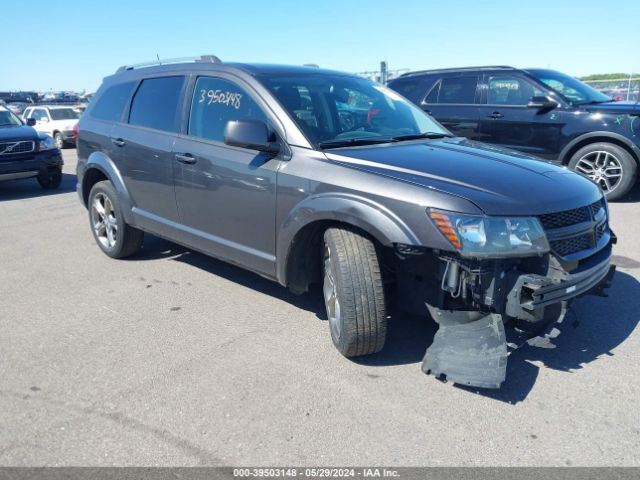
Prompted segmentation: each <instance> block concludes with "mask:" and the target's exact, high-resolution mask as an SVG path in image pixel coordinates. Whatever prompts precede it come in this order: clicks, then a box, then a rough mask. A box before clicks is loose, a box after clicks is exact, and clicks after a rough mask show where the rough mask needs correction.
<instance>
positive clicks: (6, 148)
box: [0, 140, 35, 155]
mask: <svg viewBox="0 0 640 480" xmlns="http://www.w3.org/2000/svg"><path fill="white" fill-rule="evenodd" d="M34 149H35V142H34V141H33V140H18V141H14V142H0V155H12V154H14V153H28V152H33V150H34Z"/></svg>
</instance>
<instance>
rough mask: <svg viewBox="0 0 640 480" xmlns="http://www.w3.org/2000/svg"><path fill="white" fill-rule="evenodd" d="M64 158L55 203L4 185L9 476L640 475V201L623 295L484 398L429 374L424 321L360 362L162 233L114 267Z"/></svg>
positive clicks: (260, 282) (629, 210) (632, 202)
mask: <svg viewBox="0 0 640 480" xmlns="http://www.w3.org/2000/svg"><path fill="white" fill-rule="evenodd" d="M64 157H65V161H66V165H65V175H64V180H63V184H62V187H61V188H60V189H59V190H56V191H53V192H44V191H43V190H41V189H40V187H39V186H38V184H37V183H36V181H35V180H34V179H33V180H21V181H12V182H6V183H0V465H30V466H44V465H92V466H93V465H118V466H125V465H137V466H154V465H163V466H165V465H167V466H168V465H232V466H240V465H254V466H255V465H261V466H268V465H300V466H318V465H333V466H341V465H390V466H413V465H430V466H445V465H459V466H466V465H483V466H488V465H492V466H497V465H512V466H527V465H536V466H541V465H553V466H565V465H576V466H577V465H580V466H604V465H618V466H622V465H625V466H627V465H635V466H638V465H640V455H639V454H638V452H640V385H639V381H638V380H639V379H640V329H638V328H637V324H638V321H639V320H640V283H639V280H640V248H639V245H640V243H639V242H638V237H639V236H640V215H639V213H640V188H636V190H635V191H634V192H633V194H632V195H631V196H630V197H629V198H628V199H626V200H625V201H623V202H618V203H615V204H611V216H612V219H611V223H612V226H613V229H614V231H615V232H616V234H617V235H618V238H619V243H618V245H617V246H616V248H615V254H616V257H615V261H616V263H617V265H618V269H619V270H618V273H617V275H616V277H615V280H614V283H613V286H612V288H611V289H610V291H609V297H607V298H601V297H584V298H581V299H579V300H578V301H577V302H576V303H575V308H574V313H573V314H572V317H571V321H569V322H566V325H565V326H563V327H562V330H563V331H562V333H561V335H560V336H559V337H558V338H557V339H555V340H554V344H555V345H546V347H554V348H540V347H533V346H525V347H523V348H522V349H520V350H518V351H517V352H516V353H514V354H513V355H512V356H511V357H510V359H509V366H508V374H507V375H508V377H507V382H506V383H505V385H504V386H503V388H502V389H500V390H497V391H493V390H486V391H482V390H479V391H478V390H476V389H469V388H460V387H457V386H455V385H452V384H450V383H442V382H439V381H437V380H435V379H434V378H433V377H430V376H426V375H424V374H423V373H422V372H421V370H420V364H421V360H422V357H423V355H424V352H425V349H426V348H427V346H428V345H429V343H430V342H431V338H432V336H433V334H434V331H435V326H434V324H433V323H431V322H429V321H428V320H427V319H426V318H418V317H405V316H396V318H393V319H392V323H391V327H390V337H389V339H388V344H387V347H385V350H384V351H383V352H381V353H380V354H376V355H374V356H372V357H370V358H366V359H358V360H348V359H345V358H343V357H342V356H341V355H340V354H339V353H338V352H337V351H336V350H335V348H334V347H333V345H332V343H331V339H330V337H329V329H328V325H327V322H326V320H325V317H324V307H323V304H322V301H321V299H320V292H319V291H318V290H316V291H314V292H312V293H311V294H308V295H303V296H295V295H292V294H290V293H288V292H287V290H286V289H284V288H282V287H281V286H279V285H277V284H275V283H272V282H270V281H268V280H265V279H263V278H260V277H259V276H256V275H254V274H252V273H248V272H246V271H243V270H241V269H239V268H236V267H233V266H230V265H227V264H225V263H223V262H220V261H217V260H214V259H210V258H208V257H205V256H204V255H201V254H198V253H193V252H190V251H188V250H187V249H185V248H183V247H180V246H178V245H175V244H172V243H170V242H167V241H164V240H161V239H158V238H155V237H152V236H147V237H146V239H145V244H144V248H143V250H142V252H141V253H140V254H139V255H137V256H135V257H133V258H131V259H129V260H112V259H110V258H108V257H107V256H105V255H104V254H102V253H101V252H100V250H99V249H98V247H97V246H96V245H95V243H94V240H93V238H92V236H91V232H90V230H89V225H88V220H87V212H86V210H85V209H84V207H82V206H81V204H80V202H79V201H78V197H77V194H76V192H75V182H76V179H75V159H76V156H75V151H74V150H65V151H64Z"/></svg>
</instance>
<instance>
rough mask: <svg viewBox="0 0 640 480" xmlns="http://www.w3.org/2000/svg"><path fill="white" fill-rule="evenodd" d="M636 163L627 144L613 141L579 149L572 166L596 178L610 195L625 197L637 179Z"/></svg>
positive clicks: (577, 170)
mask: <svg viewBox="0 0 640 480" xmlns="http://www.w3.org/2000/svg"><path fill="white" fill-rule="evenodd" d="M637 167H638V165H637V163H636V160H635V159H634V158H633V156H632V155H631V154H630V153H629V152H627V151H626V150H625V149H624V148H622V147H619V146H618V145H614V144H612V143H606V142H600V143H592V144H590V145H587V146H585V147H582V148H581V149H580V150H578V151H577V152H576V153H575V154H574V155H573V156H572V157H571V160H570V161H569V168H570V169H571V170H573V171H575V172H576V173H579V174H581V175H584V176H585V177H588V178H590V179H592V180H593V181H595V182H596V183H597V184H598V185H600V187H601V188H602V191H603V192H604V194H605V195H606V197H607V200H618V199H619V198H622V197H624V196H625V195H626V194H627V193H628V192H629V190H631V188H633V185H634V184H635V182H636V170H637Z"/></svg>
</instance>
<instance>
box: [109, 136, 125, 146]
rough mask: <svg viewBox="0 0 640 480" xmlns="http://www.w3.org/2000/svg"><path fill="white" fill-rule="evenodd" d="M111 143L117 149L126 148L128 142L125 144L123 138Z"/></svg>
mask: <svg viewBox="0 0 640 480" xmlns="http://www.w3.org/2000/svg"><path fill="white" fill-rule="evenodd" d="M111 143H113V144H114V145H115V146H116V147H124V146H125V145H126V144H127V142H125V141H124V140H123V139H121V138H112V139H111Z"/></svg>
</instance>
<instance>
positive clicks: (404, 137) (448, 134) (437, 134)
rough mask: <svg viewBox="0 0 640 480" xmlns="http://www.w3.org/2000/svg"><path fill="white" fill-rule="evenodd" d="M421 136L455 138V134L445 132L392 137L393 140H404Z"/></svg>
mask: <svg viewBox="0 0 640 480" xmlns="http://www.w3.org/2000/svg"><path fill="white" fill-rule="evenodd" d="M420 138H453V135H451V134H450V133H444V132H423V133H408V134H406V135H397V136H395V137H391V140H393V141H394V142H402V141H403V140H418V139H420Z"/></svg>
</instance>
